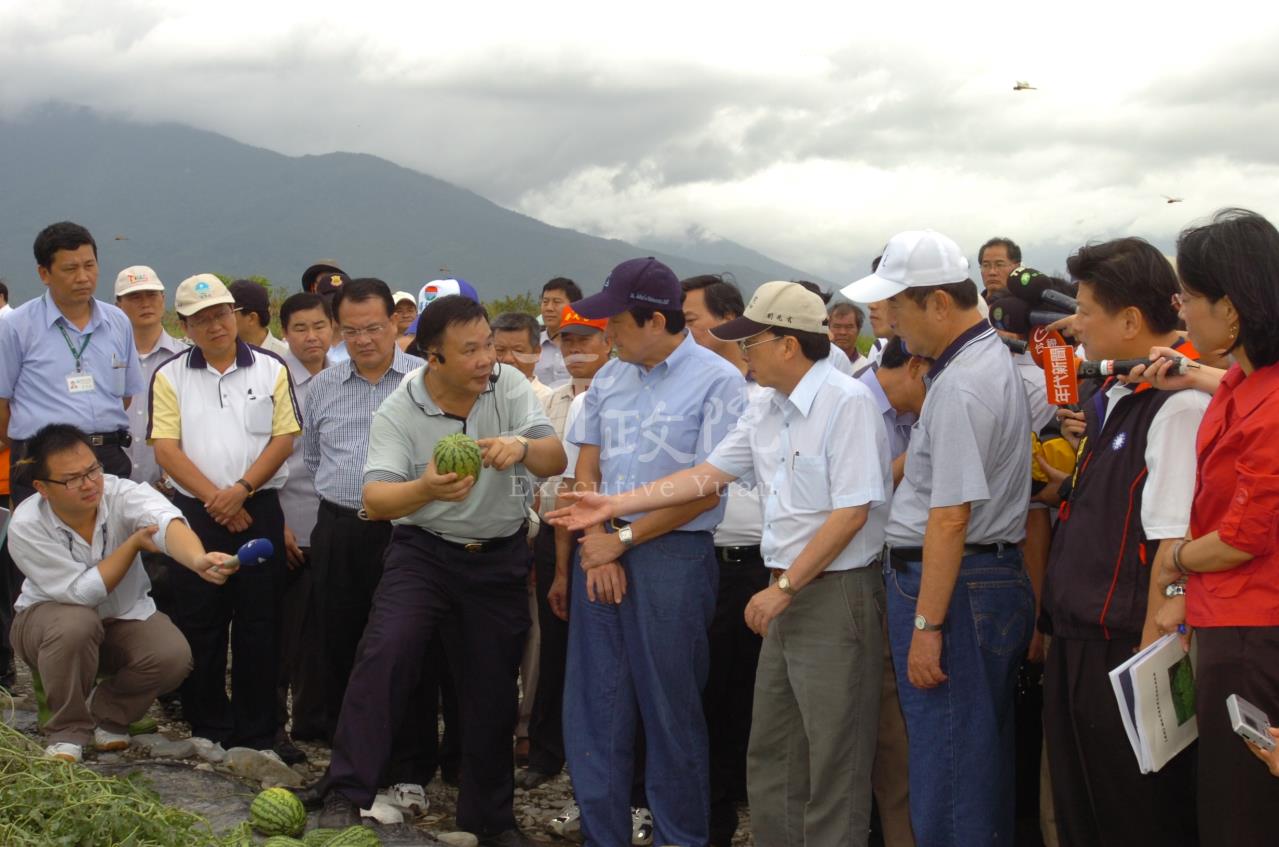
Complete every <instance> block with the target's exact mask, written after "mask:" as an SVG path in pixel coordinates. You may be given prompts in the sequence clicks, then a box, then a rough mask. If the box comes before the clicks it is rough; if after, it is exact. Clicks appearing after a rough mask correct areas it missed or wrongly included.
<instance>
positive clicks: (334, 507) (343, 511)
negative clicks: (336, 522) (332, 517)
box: [320, 497, 364, 520]
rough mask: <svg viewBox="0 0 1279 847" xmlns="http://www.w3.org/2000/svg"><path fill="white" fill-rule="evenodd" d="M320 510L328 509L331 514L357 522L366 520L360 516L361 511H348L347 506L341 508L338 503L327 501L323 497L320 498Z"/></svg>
mask: <svg viewBox="0 0 1279 847" xmlns="http://www.w3.org/2000/svg"><path fill="white" fill-rule="evenodd" d="M320 508H321V509H328V510H329V511H330V512H333V513H335V514H337V515H339V516H341V517H344V518H355V519H356V520H364V518H362V517H361V516H360V510H359V509H348V508H347V507H346V506H339V505H338V504H337V503H334V502H333V501H331V500H325V499H324V498H323V497H321V498H320Z"/></svg>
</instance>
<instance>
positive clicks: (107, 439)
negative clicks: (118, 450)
mask: <svg viewBox="0 0 1279 847" xmlns="http://www.w3.org/2000/svg"><path fill="white" fill-rule="evenodd" d="M88 438H89V443H90V444H92V445H93V446H94V447H116V446H119V447H128V446H129V445H131V444H132V443H133V434H132V433H130V432H129V431H128V430H127V429H122V430H119V431H117V432H94V433H90V435H89V436H88Z"/></svg>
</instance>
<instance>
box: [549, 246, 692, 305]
mask: <svg viewBox="0 0 1279 847" xmlns="http://www.w3.org/2000/svg"><path fill="white" fill-rule="evenodd" d="M683 296H684V292H683V290H682V289H681V288H680V284H679V277H677V276H675V272H674V271H672V270H671V269H670V268H668V267H666V265H663V264H662V263H661V262H659V261H657V260H656V259H654V258H653V257H652V256H648V257H646V258H643V259H627V260H626V261H625V262H622V263H621V264H620V265H618V266H617V267H615V268H613V272H612V273H610V274H609V275H608V279H606V280H604V288H603V290H602V291H600V293H599V294H592V295H591V296H590V297H587V298H586V299H584V300H578V301H577V302H576V303H573V304H572V305H573V311H575V312H577V313H578V314H579V315H582V316H583V317H586V318H590V319H591V320H598V319H600V318H611V317H613V316H614V315H620V314H621V313H622V312H625V311H626V310H627V309H629V308H631V307H632V306H648V307H650V308H653V309H666V310H671V309H681V308H683V304H682V302H681V301H682V298H683Z"/></svg>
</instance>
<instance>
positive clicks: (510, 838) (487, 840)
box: [479, 829, 538, 847]
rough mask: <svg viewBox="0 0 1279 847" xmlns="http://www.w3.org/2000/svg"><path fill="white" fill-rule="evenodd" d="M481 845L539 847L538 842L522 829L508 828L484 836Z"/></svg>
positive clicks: (484, 846)
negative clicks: (504, 830) (495, 833)
mask: <svg viewBox="0 0 1279 847" xmlns="http://www.w3.org/2000/svg"><path fill="white" fill-rule="evenodd" d="M479 847H538V844H537V842H536V841H534V840H532V839H531V838H529V837H528V836H527V835H525V834H524V833H523V832H521V831H520V830H518V829H508V830H506V832H499V833H498V834H497V835H486V836H484V837H483V838H481V839H480V845H479Z"/></svg>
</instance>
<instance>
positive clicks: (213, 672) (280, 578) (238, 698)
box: [169, 490, 285, 750]
mask: <svg viewBox="0 0 1279 847" xmlns="http://www.w3.org/2000/svg"><path fill="white" fill-rule="evenodd" d="M173 502H174V504H175V505H176V506H177V507H178V508H179V509H180V510H181V511H182V515H183V517H185V518H186V520H187V524H188V525H189V526H190V527H191V529H192V530H194V531H195V534H196V535H197V536H199V538H200V541H202V542H203V543H204V548H205V549H206V550H211V551H213V550H216V551H218V552H223V553H234V552H235V551H236V550H237V549H239V547H240V545H241V544H244V543H245V542H246V541H249V540H251V539H254V538H265V539H267V540H269V541H270V542H271V544H272V546H274V548H275V553H274V555H272V557H271V558H270V559H269V560H268V561H266V562H263V563H262V564H260V565H249V566H245V567H242V568H240V570H239V571H238V572H236V573H235V574H233V575H232V576H231V577H230V578H229V579H228V580H227V581H226V584H225V585H214V584H212V583H210V582H205V581H204V580H203V579H201V578H200V577H199V576H197V575H196V574H195V573H193V572H192V571H190V570H188V569H187V568H184V567H182V566H181V565H179V564H177V563H176V562H170V564H169V567H170V575H171V576H172V578H173V587H174V591H175V594H176V597H177V609H176V611H177V617H176V619H175V620H174V623H176V624H177V625H178V628H179V629H180V630H182V634H183V635H184V636H186V639H187V642H188V643H190V645H191V655H192V657H193V659H194V660H195V667H194V669H193V670H192V671H191V675H190V676H188V677H187V679H186V681H185V682H183V683H182V687H181V688H180V689H179V690H180V692H181V695H182V713H183V715H184V716H185V717H186V719H187V721H188V722H189V723H190V724H191V734H192V735H194V736H200V737H204V738H208V739H211V740H213V741H216V742H220V743H221V744H222V745H223V746H224V747H252V748H253V749H255V750H262V749H265V748H268V747H270V746H271V745H272V744H274V743H275V733H276V730H277V729H278V728H279V724H278V722H277V720H276V705H275V683H276V679H277V676H278V673H279V663H280V647H279V615H280V600H281V597H282V596H283V593H284V571H285V565H284V513H283V512H282V511H280V498H279V495H278V494H277V493H276V492H275V491H274V490H268V491H259V492H258V493H257V494H255V495H254V496H253V497H250V498H249V499H248V500H246V501H245V502H244V508H245V510H246V511H247V512H248V513H249V515H250V516H251V517H252V518H253V524H252V525H251V526H250V527H249V528H248V529H246V530H245V531H244V532H237V533H232V532H230V531H228V530H227V528H226V527H224V526H222V525H221V524H219V523H217V522H216V521H214V520H213V518H212V517H210V516H209V514H208V512H206V511H205V510H204V504H203V503H201V502H200V501H199V500H196V499H193V498H191V497H186V496H184V495H182V494H175V495H174V498H173ZM228 627H230V642H231V698H230V699H228V698H227V687H226V660H227V628H228Z"/></svg>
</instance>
